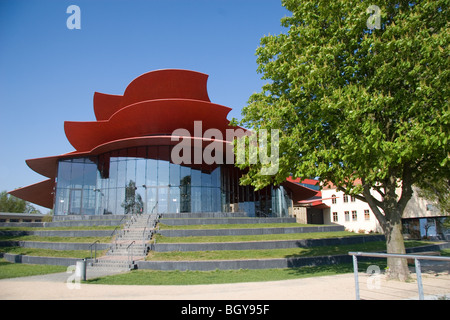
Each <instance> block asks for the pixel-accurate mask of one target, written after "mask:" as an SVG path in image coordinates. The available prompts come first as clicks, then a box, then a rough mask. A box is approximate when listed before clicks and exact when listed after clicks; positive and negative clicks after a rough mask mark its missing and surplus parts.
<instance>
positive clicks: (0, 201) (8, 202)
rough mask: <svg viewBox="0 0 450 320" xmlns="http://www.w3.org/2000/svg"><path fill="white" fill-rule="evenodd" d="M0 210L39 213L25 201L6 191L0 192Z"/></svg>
mask: <svg viewBox="0 0 450 320" xmlns="http://www.w3.org/2000/svg"><path fill="white" fill-rule="evenodd" d="M0 212H12V213H40V211H39V210H37V209H36V208H35V207H33V206H32V205H30V204H29V203H28V202H27V201H25V200H22V199H19V198H16V197H14V196H11V195H9V194H8V192H6V191H2V192H0Z"/></svg>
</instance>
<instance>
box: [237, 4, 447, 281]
mask: <svg viewBox="0 0 450 320" xmlns="http://www.w3.org/2000/svg"><path fill="white" fill-rule="evenodd" d="M282 5H283V6H284V7H285V8H286V9H288V10H289V11H291V13H292V15H289V16H287V17H284V18H283V19H282V20H281V22H282V25H283V26H284V27H286V28H287V32H285V33H282V34H279V35H269V36H265V37H263V38H262V39H261V45H260V46H259V47H258V49H257V63H258V65H259V66H258V72H259V73H261V74H262V79H265V80H267V83H266V84H265V85H264V86H263V88H262V92H260V93H255V94H253V95H252V96H251V98H250V100H249V103H248V105H247V106H246V107H244V109H243V113H242V115H243V119H242V121H241V122H240V124H241V125H243V126H246V127H248V128H250V129H252V130H253V131H255V132H256V133H257V132H258V131H259V130H260V129H267V130H269V132H270V129H279V130H280V131H279V153H280V154H279V162H278V166H279V168H278V172H277V173H276V174H275V175H272V176H267V175H262V174H261V164H251V163H249V162H248V161H247V162H246V163H244V164H241V165H240V167H241V168H248V174H247V175H246V176H244V177H243V179H242V182H243V183H244V184H245V183H247V184H248V183H251V184H253V185H254V186H256V187H257V188H261V187H263V186H264V185H267V184H269V183H280V182H282V181H283V180H284V179H285V178H286V177H287V176H289V175H293V176H295V177H300V178H308V177H319V179H320V180H321V181H322V182H323V183H332V184H334V185H335V186H337V188H339V189H340V190H343V191H344V192H345V193H347V194H350V195H354V196H355V197H356V198H358V199H360V200H363V201H366V202H367V203H368V204H369V206H370V208H371V209H372V211H373V213H374V214H375V216H376V218H377V219H378V221H379V223H380V225H381V227H382V228H383V230H384V233H385V235H386V244H387V251H388V253H405V246H404V242H403V237H402V224H401V217H402V213H403V210H404V208H405V206H406V204H407V202H408V200H409V199H410V198H411V196H412V185H413V184H414V183H419V182H420V181H423V180H424V179H425V178H427V179H430V178H431V179H432V178H433V177H438V176H447V177H448V176H449V171H450V170H449V164H450V163H449V154H450V153H449V144H448V137H449V128H450V126H449V105H448V90H449V89H448V88H449V87H448V84H449V71H450V67H449V56H448V52H449V51H448V49H449V29H448V17H449V15H448V14H449V12H448V2H447V1H443V0H428V1H416V2H410V1H402V0H398V1H392V2H389V1H375V0H370V1H360V0H358V1H307V0H284V1H282ZM357 181H358V183H356V182H357ZM388 265H389V269H390V275H391V276H392V277H396V278H399V279H405V277H406V276H407V274H408V271H407V265H406V261H405V260H404V259H388Z"/></svg>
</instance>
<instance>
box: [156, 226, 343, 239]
mask: <svg viewBox="0 0 450 320" xmlns="http://www.w3.org/2000/svg"><path fill="white" fill-rule="evenodd" d="M344 229H345V228H344V227H343V226H339V225H332V226H325V225H324V226H314V227H313V226H311V227H289V228H251V229H198V230H195V229H193V230H170V229H168V230H159V231H158V233H159V234H161V235H162V236H165V237H196V236H242V235H261V234H290V233H311V232H335V231H344Z"/></svg>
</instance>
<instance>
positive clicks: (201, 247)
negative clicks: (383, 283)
mask: <svg viewBox="0 0 450 320" xmlns="http://www.w3.org/2000/svg"><path fill="white" fill-rule="evenodd" d="M384 240H385V238H384V236H382V235H374V236H351V237H341V238H326V239H305V240H286V241H283V240H281V241H280V240H276V241H248V242H215V243H156V244H155V245H154V247H153V249H154V250H155V251H156V252H170V251H213V250H270V249H285V248H299V247H315V246H334V245H347V244H356V243H364V242H370V241H384Z"/></svg>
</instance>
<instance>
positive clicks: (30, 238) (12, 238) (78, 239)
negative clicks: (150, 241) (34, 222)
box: [0, 235, 111, 243]
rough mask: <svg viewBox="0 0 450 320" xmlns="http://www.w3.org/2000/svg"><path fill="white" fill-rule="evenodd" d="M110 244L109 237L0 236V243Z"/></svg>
mask: <svg viewBox="0 0 450 320" xmlns="http://www.w3.org/2000/svg"><path fill="white" fill-rule="evenodd" d="M97 240H98V241H100V242H101V243H110V242H111V237H41V236H35V235H27V236H0V241H39V242H74V243H93V242H94V241H97Z"/></svg>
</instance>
